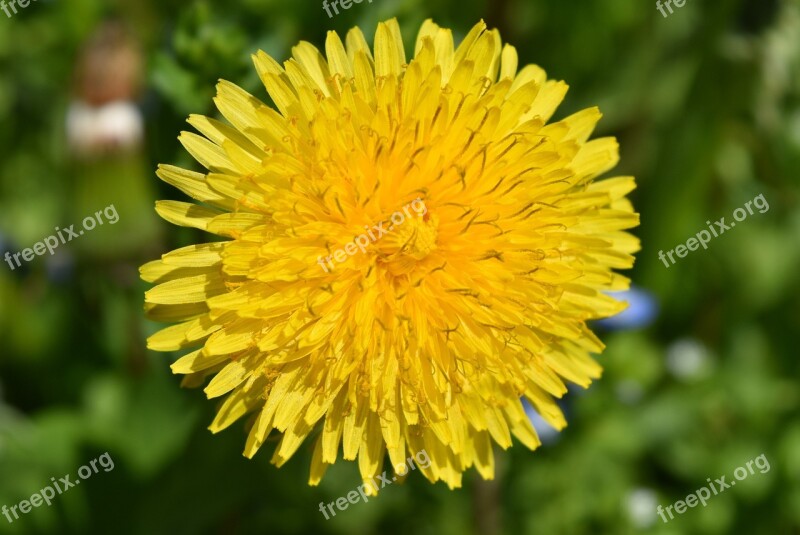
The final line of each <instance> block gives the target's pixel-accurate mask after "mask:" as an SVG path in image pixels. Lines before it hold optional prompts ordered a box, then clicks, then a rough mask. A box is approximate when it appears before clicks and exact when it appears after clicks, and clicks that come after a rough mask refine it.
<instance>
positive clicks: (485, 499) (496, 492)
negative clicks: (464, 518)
mask: <svg viewBox="0 0 800 535" xmlns="http://www.w3.org/2000/svg"><path fill="white" fill-rule="evenodd" d="M495 460H496V464H495V475H494V479H492V480H485V479H480V478H479V479H477V480H476V481H475V487H474V489H473V493H472V499H473V507H472V510H473V511H474V513H475V526H476V528H475V532H476V533H477V534H478V535H499V534H500V533H502V530H501V527H502V526H501V518H500V511H501V505H500V480H501V474H502V471H501V470H499V466H498V465H499V460H500V458H499V456H497V455H496V456H495Z"/></svg>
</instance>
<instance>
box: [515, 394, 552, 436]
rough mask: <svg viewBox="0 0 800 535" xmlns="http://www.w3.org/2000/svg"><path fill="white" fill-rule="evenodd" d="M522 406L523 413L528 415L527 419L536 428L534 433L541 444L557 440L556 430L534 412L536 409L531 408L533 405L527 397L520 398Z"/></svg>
mask: <svg viewBox="0 0 800 535" xmlns="http://www.w3.org/2000/svg"><path fill="white" fill-rule="evenodd" d="M522 406H523V407H524V408H525V414H526V415H527V416H528V420H530V421H531V424H532V425H533V428H534V429H536V434H537V435H539V440H541V441H542V444H553V443H555V442H557V441H558V431H557V430H556V429H555V428H554V427H553V426H551V425H550V424H548V423H547V422H546V421H545V419H544V418H542V417H541V415H540V414H539V413H538V412H536V409H534V408H533V405H531V404H530V402H529V401H528V400H527V399H525V398H522Z"/></svg>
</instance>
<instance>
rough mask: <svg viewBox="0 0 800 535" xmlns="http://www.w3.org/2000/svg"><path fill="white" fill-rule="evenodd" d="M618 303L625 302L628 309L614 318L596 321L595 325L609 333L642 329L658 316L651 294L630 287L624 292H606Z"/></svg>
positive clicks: (655, 303)
mask: <svg viewBox="0 0 800 535" xmlns="http://www.w3.org/2000/svg"><path fill="white" fill-rule="evenodd" d="M607 293H608V295H610V296H611V297H613V298H614V299H617V300H618V301H626V302H627V303H628V308H627V309H625V310H624V311H622V312H620V313H619V314H617V315H616V316H614V317H611V318H606V319H602V320H598V321H597V325H599V326H600V327H602V328H604V329H607V330H609V331H617V330H628V329H643V328H644V327H647V326H648V325H650V324H651V323H653V321H655V319H656V317H657V316H658V302H657V301H656V298H655V296H654V295H653V294H651V293H650V292H648V291H646V290H642V289H639V288H637V287H635V286H631V289H630V290H627V291H624V292H607Z"/></svg>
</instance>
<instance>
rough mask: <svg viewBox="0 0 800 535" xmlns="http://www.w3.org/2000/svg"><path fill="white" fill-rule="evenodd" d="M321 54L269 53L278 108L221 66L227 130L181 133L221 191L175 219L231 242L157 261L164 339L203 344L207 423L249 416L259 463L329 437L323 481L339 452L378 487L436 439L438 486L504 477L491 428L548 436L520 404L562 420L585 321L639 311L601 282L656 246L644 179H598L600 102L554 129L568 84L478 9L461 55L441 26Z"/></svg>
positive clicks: (195, 359)
mask: <svg viewBox="0 0 800 535" xmlns="http://www.w3.org/2000/svg"><path fill="white" fill-rule="evenodd" d="M325 49H326V53H327V58H326V57H324V56H323V55H322V54H321V53H320V52H319V51H318V50H317V49H316V48H314V46H312V45H311V44H309V43H306V42H302V43H300V44H299V45H298V46H296V47H295V48H294V49H293V51H292V52H293V57H292V59H290V60H288V61H287V62H285V63H284V64H283V66H281V65H280V64H279V63H277V62H276V61H275V60H274V59H272V58H271V57H269V56H268V55H267V54H265V53H263V52H259V53H258V54H257V55H256V56H255V57H254V61H255V66H256V69H257V71H258V74H259V75H260V77H261V80H262V81H263V83H264V85H265V87H266V90H267V92H268V93H269V96H270V97H271V99H272V101H273V102H274V104H275V107H276V108H277V110H276V109H273V108H272V107H269V106H267V105H265V104H264V103H262V102H261V101H260V100H259V99H257V98H256V97H254V96H252V95H250V94H248V93H246V92H245V91H243V90H242V89H240V88H239V87H237V86H235V85H233V84H231V83H229V82H225V81H222V82H220V84H219V86H218V95H217V98H216V99H215V102H216V104H217V107H218V108H219V110H220V112H221V113H222V115H223V116H224V118H225V119H227V121H228V123H229V124H226V123H223V122H219V121H216V120H214V119H210V118H206V117H200V116H192V117H190V118H189V123H190V124H191V125H192V126H194V127H195V128H196V129H197V130H198V131H199V132H200V133H201V134H202V136H199V135H196V134H192V133H183V134H182V135H181V137H180V140H181V142H182V143H183V145H184V146H185V147H186V149H187V150H188V151H189V152H190V153H191V154H192V155H193V156H194V157H195V158H196V159H197V160H198V162H200V163H201V164H202V165H203V166H204V167H205V168H206V169H207V172H204V173H197V172H192V171H187V170H183V169H179V168H176V167H172V166H167V165H162V166H161V167H160V168H159V171H158V175H159V176H160V177H161V178H162V179H163V180H165V181H166V182H168V183H170V184H172V185H174V186H176V187H177V188H179V189H180V190H182V191H184V192H185V193H187V194H188V195H190V196H191V197H193V198H194V199H197V200H198V201H200V203H202V204H190V203H184V202H176V201H163V202H160V203H158V205H157V211H158V213H159V214H160V215H161V216H162V217H163V218H165V219H166V220H168V221H170V222H172V223H175V224H177V225H181V226H186V227H195V228H199V229H202V230H205V231H207V232H210V233H213V234H216V235H219V236H222V237H224V238H227V241H222V242H213V243H205V244H200V245H193V246H190V247H185V248H183V249H179V250H177V251H173V252H171V253H168V254H165V255H164V256H163V257H162V259H161V260H158V261H155V262H151V263H149V264H147V265H145V266H143V267H142V276H143V278H144V279H145V280H147V281H150V282H154V283H158V285H157V286H156V287H154V288H153V289H151V290H150V291H148V292H147V294H146V308H147V310H148V312H149V314H150V315H151V316H152V317H154V318H156V319H160V320H164V321H171V322H180V323H177V324H176V325H174V326H171V327H168V328H166V329H164V330H162V331H161V332H159V333H157V334H156V335H154V336H153V337H151V338H150V340H149V346H150V347H151V348H152V349H155V350H160V351H177V350H184V349H187V350H188V349H191V350H192V351H191V352H189V353H188V354H186V355H185V356H183V357H182V358H180V359H179V360H178V361H177V362H176V363H175V364H174V365H173V367H172V368H173V370H174V371H175V372H176V373H181V374H186V375H187V376H186V378H185V384H187V385H201V384H203V382H204V380H205V379H206V378H207V377H209V376H213V379H211V381H210V383H209V384H208V385H207V386H206V387H205V392H206V394H207V395H208V396H209V397H210V398H216V397H220V396H226V397H225V399H224V401H223V402H222V404H221V406H220V409H219V412H218V414H217V417H216V419H215V420H214V421H213V423H212V424H211V427H210V428H211V430H212V431H214V432H218V431H220V430H222V429H224V428H226V427H228V426H229V425H231V424H232V423H233V422H234V421H235V420H237V419H239V418H241V417H243V416H244V415H246V414H248V413H253V414H254V419H253V421H252V426H251V428H250V431H249V436H248V439H247V443H246V446H245V455H247V456H248V457H251V456H253V455H254V454H255V453H256V451H257V450H258V449H259V447H261V445H262V444H263V443H264V441H265V440H266V439H267V436H268V435H269V434H270V433H272V432H277V433H279V434H281V439H280V442H279V443H278V445H277V447H276V448H275V451H274V455H273V458H272V460H273V462H274V463H275V464H277V465H278V466H280V465H282V464H283V463H285V462H286V461H287V460H288V459H289V458H290V457H291V456H292V455H293V454H294V453H295V452H296V451H297V449H298V448H299V447H300V445H301V444H302V443H303V442H304V441H305V440H306V439H307V438H308V439H310V440H313V442H314V450H313V455H312V462H311V476H310V483H311V484H316V483H317V482H318V481H319V480H320V478H321V477H322V475H323V474H324V472H325V469H326V468H327V467H328V466H329V465H331V464H332V463H334V462H335V461H336V459H337V457H338V455H339V454H340V451H341V454H342V456H343V457H344V459H347V460H355V459H358V464H359V469H360V472H361V475H362V477H363V479H364V480H365V481H367V480H369V479H370V478H372V477H373V476H375V475H377V474H380V473H381V471H382V464H383V462H384V457H385V456H386V453H388V456H389V459H390V461H391V462H392V464H393V465H394V466H399V465H401V464H402V463H403V462H404V460H405V459H406V457H407V456H409V455H414V454H415V453H417V452H420V451H423V450H424V451H426V452H427V455H429V456H430V458H431V463H430V465H429V466H428V467H427V468H423V467H420V469H421V471H422V472H423V474H424V475H425V476H426V477H427V478H428V479H429V480H431V481H437V480H443V481H445V482H446V483H447V484H448V485H449V486H451V487H456V486H459V485H460V483H461V476H462V473H463V471H464V470H466V469H467V468H469V467H471V466H475V467H476V468H477V470H478V471H479V473H480V474H481V475H482V476H483V477H484V478H491V477H492V476H493V472H494V461H493V454H492V444H493V442H496V443H497V444H499V445H500V446H501V447H503V448H507V447H509V446H510V445H511V444H512V436H514V437H516V438H517V439H518V440H519V441H520V442H522V443H523V444H525V445H526V446H528V447H529V448H531V449H533V448H536V447H537V446H538V445H539V439H538V437H537V435H536V432H535V431H534V429H533V427H532V426H531V424H530V421H529V419H528V417H527V415H526V413H525V410H524V408H523V406H522V404H521V402H520V396H524V397H525V398H527V399H528V400H529V401H530V402H531V404H532V405H533V407H535V409H536V410H537V411H538V412H539V413H540V414H541V415H542V417H543V418H544V419H545V420H546V421H547V422H549V423H550V424H551V425H553V426H554V427H556V428H558V429H561V428H563V427H564V425H566V424H565V421H564V418H563V415H562V413H561V411H560V410H559V408H558V406H557V405H556V403H555V402H554V399H553V398H554V397H560V396H561V395H562V394H563V393H565V392H566V387H565V381H569V382H573V383H577V384H579V385H583V386H587V385H588V384H589V383H590V382H591V380H592V379H594V378H597V377H599V375H600V367H599V366H598V364H596V363H595V362H594V361H593V360H592V358H591V357H590V356H589V355H590V353H592V352H600V351H601V350H602V348H603V346H602V344H601V342H600V341H599V340H598V339H597V338H596V337H595V336H594V335H593V334H592V332H591V331H590V330H589V329H588V328H587V327H586V321H587V320H591V319H597V318H602V317H607V316H611V315H613V314H616V313H617V312H619V311H620V310H621V309H622V308H624V305H622V304H621V303H619V302H618V301H617V300H616V299H613V298H612V297H609V296H607V295H605V294H604V293H603V292H604V291H608V290H622V289H625V288H627V287H628V280H627V279H626V278H625V277H622V276H620V275H617V274H615V273H613V272H612V269H614V268H628V267H630V266H631V265H632V263H633V257H632V256H631V254H632V253H633V252H635V251H636V250H638V241H637V239H636V238H634V237H633V236H631V235H629V234H627V233H626V232H624V229H628V228H631V227H634V226H636V225H637V223H638V216H637V215H636V214H635V213H634V212H633V209H632V206H631V204H630V203H629V202H628V200H627V199H626V198H625V195H626V194H627V193H628V192H630V191H631V190H632V189H633V188H634V181H633V178H630V177H620V178H610V179H606V180H602V181H595V178H596V177H598V176H599V175H601V174H603V173H605V172H606V171H608V170H609V169H611V168H612V167H613V166H614V165H615V164H616V162H617V159H618V154H617V143H616V141H615V140H614V139H613V138H603V139H597V140H594V141H588V138H589V136H590V134H591V132H592V130H593V128H594V126H595V124H596V122H597V121H598V120H599V119H600V113H599V111H598V110H597V109H595V108H592V109H587V110H584V111H581V112H579V113H576V114H575V115H572V116H570V117H567V118H566V119H563V120H561V121H559V122H555V123H552V124H547V121H548V120H549V119H550V117H551V116H552V115H553V113H554V111H555V109H556V107H557V106H558V104H559V103H560V101H561V100H562V98H563V97H564V94H565V93H566V90H567V86H566V85H565V84H564V83H563V82H557V81H551V80H548V79H547V77H546V75H545V72H544V71H543V70H542V69H541V68H539V67H537V66H534V65H529V66H526V67H524V68H523V69H521V70H519V71H518V70H517V53H516V51H515V49H514V48H513V47H511V46H508V45H506V46H504V47H503V46H501V42H500V36H499V34H498V32H497V31H489V30H487V28H486V26H485V24H484V23H483V22H481V23H479V24H477V25H476V26H475V27H474V28H473V29H472V30H471V31H470V32H469V34H468V35H467V36H466V37H465V39H464V40H463V42H462V43H461V44H460V45H459V46H458V48H456V49H455V50H454V46H453V38H452V34H451V32H450V30H447V29H443V28H440V27H438V26H437V25H436V24H434V23H432V22H431V21H426V22H425V23H424V24H423V25H422V28H421V29H420V32H419V37H418V39H417V42H416V47H415V51H414V57H413V59H411V60H408V59H406V54H405V52H404V48H403V42H402V39H401V36H400V29H399V27H398V24H397V22H396V21H394V20H390V21H388V22H385V23H381V24H380V25H379V26H378V29H377V32H376V35H375V45H374V50H370V48H369V46H368V45H367V42H366V40H365V38H364V36H363V34H362V33H361V31H360V30H359V29H357V28H355V29H353V30H351V31H350V32H349V33H348V35H347V38H346V40H345V43H343V42H342V41H341V39H340V38H339V36H338V35H337V34H336V33H333V32H330V33H329V34H328V37H327V41H326V43H325ZM414 203H416V204H414ZM420 203H422V206H424V210H423V209H422V208H421V207H420ZM414 206H416V207H417V208H419V210H415V209H413V207H414ZM409 207H412V208H409ZM397 213H401V214H403V216H404V217H403V218H402V221H400V218H395V216H396V214H397ZM376 227H378V228H376ZM389 227H391V228H389ZM370 233H371V234H370ZM365 236H366V238H365ZM323 268H324V269H323ZM401 475H402V474H401Z"/></svg>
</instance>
